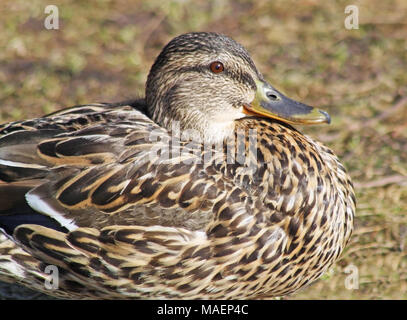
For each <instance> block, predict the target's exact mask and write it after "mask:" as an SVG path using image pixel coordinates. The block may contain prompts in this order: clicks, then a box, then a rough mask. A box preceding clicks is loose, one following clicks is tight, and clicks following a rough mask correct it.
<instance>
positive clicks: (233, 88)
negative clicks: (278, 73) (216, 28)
mask: <svg viewBox="0 0 407 320" xmlns="http://www.w3.org/2000/svg"><path fill="white" fill-rule="evenodd" d="M146 101H147V105H148V112H149V115H150V117H151V118H152V119H153V120H154V121H156V122H157V123H159V124H160V125H162V126H163V127H166V128H168V129H171V128H174V127H179V128H180V129H181V132H183V131H187V132H188V134H189V137H190V138H192V139H196V140H201V141H207V142H217V141H221V140H223V139H224V138H226V137H227V136H229V135H230V134H232V133H233V129H234V126H235V121H236V120H238V119H242V118H245V117H248V116H256V115H257V116H261V117H268V118H275V119H278V120H281V121H284V122H287V123H290V124H296V123H301V124H318V123H329V122H330V117H329V115H328V114H327V113H326V112H324V111H321V110H318V109H316V108H313V107H310V106H307V105H305V104H302V103H300V102H297V101H294V100H291V99H289V98H287V97H286V96H284V95H283V94H282V93H281V92H279V91H277V90H276V89H275V88H274V87H273V86H271V85H270V84H269V83H267V82H266V81H265V80H264V78H263V76H262V75H261V73H260V72H259V71H258V70H257V69H256V66H255V65H254V63H253V61H252V59H251V58H250V55H249V53H248V52H247V51H246V50H245V49H244V48H243V47H242V46H241V45H240V44H238V43H237V42H235V41H234V40H232V39H231V38H229V37H227V36H225V35H221V34H216V33H206V32H197V33H187V34H183V35H180V36H178V37H176V38H174V39H173V40H171V41H170V42H169V43H168V44H167V45H166V46H165V48H164V49H163V51H162V52H161V53H160V55H159V56H158V57H157V59H156V61H155V63H154V64H153V66H152V68H151V70H150V73H149V75H148V79H147V84H146ZM174 121H177V123H176V126H174V123H173V122H174Z"/></svg>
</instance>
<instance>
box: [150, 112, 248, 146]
mask: <svg viewBox="0 0 407 320" xmlns="http://www.w3.org/2000/svg"><path fill="white" fill-rule="evenodd" d="M184 110H185V109H184ZM182 111H183V110H182V109H181V110H177V112H173V113H171V112H168V113H167V114H164V113H163V112H160V111H158V112H153V113H152V114H151V115H150V117H151V119H152V120H153V121H154V122H156V123H157V124H159V125H160V126H161V127H163V128H165V129H167V130H168V131H169V132H172V133H173V134H177V136H179V137H180V138H181V140H183V141H194V142H198V143H209V144H217V143H222V142H223V141H225V140H227V139H229V138H232V137H234V132H235V129H236V122H235V120H237V119H241V118H242V117H244V116H245V115H244V114H242V113H241V112H239V111H238V110H230V111H229V112H226V113H221V114H220V115H218V116H217V117H211V116H210V115H208V114H204V113H203V112H202V111H201V110H200V108H193V107H191V108H189V109H188V111H187V112H182Z"/></svg>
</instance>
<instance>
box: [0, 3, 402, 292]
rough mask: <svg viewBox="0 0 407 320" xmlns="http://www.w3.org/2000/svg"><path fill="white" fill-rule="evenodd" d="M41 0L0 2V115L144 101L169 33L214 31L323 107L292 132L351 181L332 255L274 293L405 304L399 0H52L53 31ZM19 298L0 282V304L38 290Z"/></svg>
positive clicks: (280, 84) (291, 92) (278, 83)
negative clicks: (323, 267) (347, 228)
mask: <svg viewBox="0 0 407 320" xmlns="http://www.w3.org/2000/svg"><path fill="white" fill-rule="evenodd" d="M49 4H50V3H49V2H48V1H29V2H28V1H25V0H13V1H8V0H3V1H1V2H0V13H1V21H0V48H2V49H1V50H0V123H3V122H8V121H13V120H19V119H23V118H33V117H38V116H41V115H44V114H46V113H49V112H52V111H55V110H58V109H60V108H63V107H68V106H71V105H75V104H84V103H92V102H117V101H120V100H125V99H129V98H134V97H138V96H143V95H144V83H145V80H146V77H147V74H148V71H149V68H150V66H151V64H152V63H153V61H154V59H155V57H156V56H157V55H158V53H159V52H160V50H161V49H162V47H163V46H164V45H165V44H166V43H167V42H168V41H169V40H170V39H172V38H173V37H174V36H176V35H179V34H181V33H185V32H190V31H215V32H219V33H225V34H227V35H229V36H231V37H232V38H234V39H235V40H236V41H238V42H240V43H241V44H242V45H243V46H245V47H246V48H247V49H248V51H249V52H250V53H251V55H252V57H253V60H254V61H255V63H256V65H257V67H258V69H259V70H260V71H261V72H262V73H263V74H264V76H265V78H266V79H267V80H268V81H269V82H270V83H271V84H273V85H274V86H275V87H276V88H277V89H279V90H280V91H282V92H284V93H285V94H287V95H288V96H289V97H291V98H293V99H296V100H300V101H302V102H304V103H307V104H310V105H313V106H318V107H320V108H323V109H325V110H326V111H328V112H329V113H330V114H331V117H332V120H333V121H332V123H331V125H329V126H316V127H299V129H300V130H301V131H303V132H304V133H306V134H308V135H311V136H312V137H314V138H315V139H317V140H319V141H321V142H323V143H324V144H326V145H327V146H329V147H330V148H332V149H333V150H334V151H335V153H336V154H337V155H338V156H339V157H340V159H341V160H342V161H343V163H344V164H345V166H346V168H347V169H348V171H349V172H350V175H351V176H352V178H353V181H354V184H355V188H356V193H357V201H358V204H357V206H358V207H357V217H356V222H355V231H354V234H353V237H352V240H351V243H350V245H349V246H348V247H347V249H346V251H345V252H344V254H343V255H342V257H341V259H340V261H338V262H337V263H336V264H335V265H334V266H333V267H332V268H331V270H330V271H329V272H328V273H327V274H326V275H324V276H323V278H322V279H320V280H319V281H317V282H316V283H314V284H313V285H311V286H310V287H308V288H306V289H304V290H302V291H300V292H299V293H297V294H295V295H293V296H290V297H286V298H285V299H407V239H406V238H407V40H406V39H407V2H406V1H404V0H390V1H381V0H370V1H368V0H366V1H356V0H355V1H335V2H334V1H329V2H328V1H322V0H321V1H317V0H315V1H314V0H305V1H301V2H297V1H295V2H294V1H282V0H281V1H270V0H264V1H262V0H259V1H248V0H238V1H236V0H217V1H214V0H212V1H189V0H178V1H166V2H164V1H161V0H148V1H126V0H119V1H108V0H104V1H94V2H92V3H90V2H86V1H52V4H53V5H56V6H57V8H58V13H59V26H58V27H59V29H57V30H48V29H47V28H45V26H44V22H45V19H46V18H47V16H49V14H47V13H45V12H44V10H45V8H46V6H47V5H49ZM348 5H355V6H356V7H357V9H358V13H359V15H358V24H359V25H358V29H348V28H346V27H345V20H346V19H347V17H348V19H349V20H348V23H351V26H353V27H356V25H355V23H356V21H355V19H353V20H352V19H351V18H349V16H350V15H351V14H352V12H348V13H345V8H346V7H347V6H348ZM353 12H354V11H353ZM0 196H1V195H0ZM346 272H348V273H346ZM349 272H351V273H349ZM355 272H356V274H355ZM350 275H353V276H355V275H357V278H356V279H357V280H358V281H357V283H353V284H351V287H352V288H353V289H349V278H347V277H348V276H350ZM347 284H348V285H347ZM347 287H348V288H347ZM16 292H17V291H16V288H14V287H13V288H10V287H9V285H5V284H0V298H6V297H10V296H13V297H20V298H26V299H31V298H36V299H38V298H43V297H44V296H42V295H37V294H33V293H29V292H19V293H16Z"/></svg>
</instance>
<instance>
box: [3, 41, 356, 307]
mask: <svg viewBox="0 0 407 320" xmlns="http://www.w3.org/2000/svg"><path fill="white" fill-rule="evenodd" d="M323 122H329V116H328V114H327V113H325V112H323V111H319V110H317V109H314V108H312V107H309V106H306V105H304V104H302V103H299V102H295V101H293V100H291V99H289V98H287V97H285V96H284V95H282V94H281V93H280V92H278V91H277V90H276V89H274V88H273V87H272V86H271V85H270V84H268V83H267V82H266V81H265V80H264V78H263V76H262V75H261V74H260V73H259V72H258V71H257V69H256V67H255V65H254V63H253V61H252V59H251V58H250V56H249V54H248V53H247V51H246V50H245V49H244V48H243V47H242V46H240V45H239V44H238V43H236V42H235V41H233V40H232V39H230V38H228V37H226V36H224V35H219V34H215V33H189V34H184V35H181V36H179V37H177V38H175V39H173V40H172V41H171V42H170V43H169V44H168V45H167V46H166V47H165V48H164V50H163V51H162V52H161V54H160V55H159V56H158V58H157V60H156V61H155V63H154V65H153V66H152V68H151V71H150V74H149V76H148V80H147V85H146V97H145V99H142V100H136V101H132V102H126V103H119V104H91V105H85V106H77V107H72V108H69V109H65V110H62V111H60V112H56V113H53V114H50V115H48V116H45V117H43V118H39V119H34V120H28V121H19V122H13V123H9V124H5V125H3V126H2V127H0V195H1V197H0V226H1V228H2V232H1V233H0V234H1V238H0V239H1V240H2V241H1V242H0V278H1V279H2V280H3V281H8V282H20V283H22V284H23V285H25V286H28V287H31V288H34V289H35V290H40V291H43V292H46V293H47V294H50V295H54V296H59V297H70V298H191V299H195V298H203V299H231V298H238V299H241V298H248V299H253V298H267V297H273V296H281V295H285V294H289V293H292V292H294V291H296V290H298V289H299V288H301V287H304V286H305V285H307V284H309V283H310V282H312V281H313V280H315V279H317V278H318V277H319V276H321V274H322V273H323V272H324V271H325V270H326V269H327V268H328V267H329V266H330V265H332V263H333V262H334V261H335V260H336V259H337V258H338V257H339V255H340V254H341V252H342V250H343V249H344V247H345V245H346V243H347V242H348V240H349V237H350V235H351V232H352V227H353V216H354V211H355V197H354V192H353V187H352V183H351V181H350V178H349V176H348V175H347V174H346V171H345V169H344V167H343V166H342V164H340V162H339V161H338V159H337V157H336V156H335V155H334V154H333V153H332V151H330V150H329V149H328V148H326V147H324V146H322V145H321V144H319V143H317V142H315V141H313V140H312V139H310V138H309V137H307V136H304V135H302V134H301V133H300V132H298V131H297V130H295V129H294V128H293V127H291V126H290V125H289V124H287V123H291V124H293V123H294V124H295V123H323ZM50 265H52V266H56V268H55V269H52V270H56V271H57V272H58V280H59V281H58V286H57V288H56V289H54V290H48V289H46V286H45V285H44V283H45V281H46V280H48V281H50V280H49V277H50V274H49V273H50V272H49V269H47V266H50ZM48 287H49V286H48Z"/></svg>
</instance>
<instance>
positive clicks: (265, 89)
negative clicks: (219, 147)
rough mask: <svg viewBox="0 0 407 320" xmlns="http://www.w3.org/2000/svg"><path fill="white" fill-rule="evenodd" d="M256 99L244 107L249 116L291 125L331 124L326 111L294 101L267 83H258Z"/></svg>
mask: <svg viewBox="0 0 407 320" xmlns="http://www.w3.org/2000/svg"><path fill="white" fill-rule="evenodd" d="M256 84H257V93H256V97H255V99H254V100H253V102H252V103H250V104H249V105H244V106H243V112H244V113H246V114H247V115H256V116H263V117H267V118H273V119H277V120H281V121H284V122H288V123H291V124H320V123H330V122H331V117H330V116H329V114H328V113H326V112H325V111H322V110H319V109H317V108H314V107H310V106H307V105H306V104H303V103H301V102H297V101H295V100H292V99H290V98H288V97H286V96H284V95H283V94H282V93H280V92H279V91H277V90H276V89H274V88H273V87H272V86H271V85H269V84H268V83H266V82H262V81H258V82H257V83H256Z"/></svg>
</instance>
